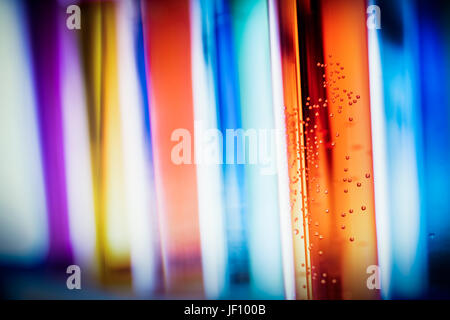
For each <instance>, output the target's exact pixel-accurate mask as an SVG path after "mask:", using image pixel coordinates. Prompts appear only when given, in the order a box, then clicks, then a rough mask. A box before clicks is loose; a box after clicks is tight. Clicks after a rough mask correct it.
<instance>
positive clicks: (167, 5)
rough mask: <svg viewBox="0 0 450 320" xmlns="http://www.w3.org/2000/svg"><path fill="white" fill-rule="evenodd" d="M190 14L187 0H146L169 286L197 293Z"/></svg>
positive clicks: (198, 267)
mask: <svg viewBox="0 0 450 320" xmlns="http://www.w3.org/2000/svg"><path fill="white" fill-rule="evenodd" d="M189 16H190V12H189V1H188V0H182V1H177V0H169V1H145V2H144V3H143V23H144V37H145V41H146V44H145V47H146V54H147V68H148V73H149V74H150V81H149V82H150V89H149V92H150V96H151V97H152V99H151V103H150V109H151V112H150V117H151V125H152V139H153V145H154V160H155V184H156V196H157V205H158V215H159V219H160V230H161V242H162V252H163V265H164V271H165V285H166V290H167V291H168V292H169V293H171V294H177V293H183V292H189V293H190V294H193V295H195V294H196V293H197V294H202V291H203V289H202V271H201V251H200V233H199V218H198V204H197V182H196V168H195V165H194V164H193V163H192V161H193V155H194V154H195V153H194V150H192V149H190V148H191V147H193V142H194V136H193V134H194V116H193V97H192V82H191V79H192V78H191V47H190V21H189ZM177 129H182V130H181V131H176V130H177ZM177 132H179V133H182V134H183V133H184V134H185V135H184V136H177V135H176V133H177ZM174 133H175V134H174ZM173 134H174V135H173ZM180 143H184V146H185V147H186V148H184V149H183V151H182V152H180V153H177V156H180V157H181V158H183V159H185V160H186V162H185V163H181V164H177V163H176V162H174V161H173V159H172V153H173V150H174V147H175V146H177V145H179V144H180ZM189 149H190V150H189ZM189 162H190V163H191V164H189Z"/></svg>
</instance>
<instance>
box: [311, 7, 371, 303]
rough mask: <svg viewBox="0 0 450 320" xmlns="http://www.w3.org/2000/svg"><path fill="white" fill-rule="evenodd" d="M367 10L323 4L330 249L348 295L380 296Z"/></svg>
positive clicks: (354, 296)
mask: <svg viewBox="0 0 450 320" xmlns="http://www.w3.org/2000/svg"><path fill="white" fill-rule="evenodd" d="M365 10H366V7H365V1H364V0H358V1H353V0H338V1H336V0H333V1H331V0H324V1H322V8H321V12H322V29H323V50H324V57H325V60H324V63H325V64H326V65H327V67H326V68H324V69H325V70H326V88H327V97H328V108H329V110H328V111H329V117H328V119H329V120H328V121H329V130H330V137H331V139H332V140H333V141H335V146H334V148H333V149H332V153H331V157H330V160H331V161H330V162H329V164H330V166H329V169H330V170H331V181H332V189H333V191H334V192H333V193H332V195H331V197H330V201H331V204H332V207H331V208H330V210H331V213H332V216H334V217H335V218H334V224H333V225H332V228H333V234H334V236H333V246H332V247H330V250H339V255H340V259H339V266H340V281H341V283H340V288H341V296H340V298H343V299H376V298H378V295H379V293H378V291H377V290H369V289H368V288H367V285H366V282H367V278H368V274H367V273H366V270H367V267H369V266H370V265H377V251H376V228H375V208H374V190H373V180H372V176H373V175H372V148H371V123H370V96H369V66H368V56H367V29H366V15H365ZM335 81H336V82H335ZM331 114H333V115H334V117H331ZM344 214H345V216H344V217H343V215H344ZM332 254H333V255H334V254H335V253H332ZM322 271H323V272H327V271H328V270H320V271H319V272H322ZM330 271H331V270H330Z"/></svg>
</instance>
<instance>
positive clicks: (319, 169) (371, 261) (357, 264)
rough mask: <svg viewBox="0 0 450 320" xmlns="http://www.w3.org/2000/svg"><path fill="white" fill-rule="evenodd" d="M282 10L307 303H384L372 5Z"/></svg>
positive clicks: (292, 5)
mask: <svg viewBox="0 0 450 320" xmlns="http://www.w3.org/2000/svg"><path fill="white" fill-rule="evenodd" d="M279 8H280V10H279V11H280V23H281V37H280V38H281V42H282V43H281V50H282V60H283V86H284V96H285V103H286V124H287V130H288V137H289V138H288V144H289V161H290V163H289V165H290V174H291V202H292V203H291V204H292V217H293V225H294V247H295V251H296V255H295V263H296V271H297V277H296V278H297V279H296V280H297V283H296V288H297V298H299V299H376V298H378V292H377V291H376V290H369V289H368V288H367V285H366V281H367V278H368V277H369V275H368V274H367V273H366V269H367V267H368V266H370V265H376V264H377V253H376V233H375V232H376V229H375V208H374V192H373V181H372V150H371V127H370V103H369V101H370V100H369V75H368V58H367V39H366V25H365V19H366V16H365V2H364V1H348V0H340V1H335V0H333V1H332V0H329V1H328V0H326V1H320V2H317V1H309V0H302V1H297V2H295V1H280V2H279ZM283 42H284V43H283ZM297 48H298V49H297ZM302 242H303V246H302V245H301V243H302Z"/></svg>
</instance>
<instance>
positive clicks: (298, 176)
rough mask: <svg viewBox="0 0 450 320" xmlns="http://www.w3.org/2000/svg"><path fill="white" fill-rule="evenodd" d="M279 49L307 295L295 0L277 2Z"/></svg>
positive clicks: (299, 262) (298, 253)
mask: <svg viewBox="0 0 450 320" xmlns="http://www.w3.org/2000/svg"><path fill="white" fill-rule="evenodd" d="M278 11H279V21H280V48H281V49H280V50H281V60H282V61H281V62H282V77H283V95H284V103H285V117H286V133H287V148H288V165H289V180H290V200H291V217H292V227H293V229H294V230H293V243H294V260H295V262H296V263H295V283H296V298H297V299H311V298H312V290H311V289H312V288H311V275H310V272H309V271H308V270H310V267H311V266H310V258H309V250H308V248H307V245H308V242H309V240H308V239H309V229H308V227H307V226H308V214H307V203H306V199H307V193H306V175H305V174H306V170H305V169H306V168H305V157H304V152H303V149H304V145H305V142H304V133H303V126H302V125H301V123H302V122H303V111H302V108H301V105H302V102H301V101H302V97H301V85H300V60H299V59H300V56H299V43H298V25H297V4H296V1H295V0H289V1H279V2H278Z"/></svg>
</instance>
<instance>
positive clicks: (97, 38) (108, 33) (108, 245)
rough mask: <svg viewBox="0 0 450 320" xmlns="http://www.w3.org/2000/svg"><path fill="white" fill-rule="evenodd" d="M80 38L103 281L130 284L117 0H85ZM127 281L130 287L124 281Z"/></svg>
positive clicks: (107, 283)
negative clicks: (119, 79) (115, 1)
mask: <svg viewBox="0 0 450 320" xmlns="http://www.w3.org/2000/svg"><path fill="white" fill-rule="evenodd" d="M81 6H82V10H83V24H84V27H83V28H82V29H81V34H80V41H81V50H82V57H83V73H84V80H85V84H86V85H85V92H86V105H87V115H88V123H89V136H90V146H91V164H92V168H93V170H92V172H93V173H92V174H93V176H92V181H93V191H94V204H95V215H96V235H97V241H96V244H97V245H96V248H97V253H98V254H97V257H98V261H99V271H100V272H99V274H100V278H101V281H102V283H103V284H105V285H114V286H120V287H121V288H128V289H130V288H131V272H130V256H129V254H130V247H129V245H130V244H129V237H128V227H127V221H128V219H127V216H126V215H127V213H126V212H125V207H124V196H123V194H124V192H123V185H124V179H123V163H122V150H123V148H122V144H121V125H120V108H119V96H118V67H117V65H118V61H117V33H116V32H117V30H116V28H117V26H116V10H117V7H116V5H115V3H113V2H84V3H82V4H81ZM124 286H125V287H124Z"/></svg>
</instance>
